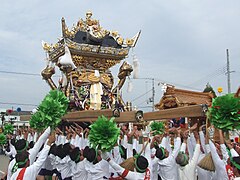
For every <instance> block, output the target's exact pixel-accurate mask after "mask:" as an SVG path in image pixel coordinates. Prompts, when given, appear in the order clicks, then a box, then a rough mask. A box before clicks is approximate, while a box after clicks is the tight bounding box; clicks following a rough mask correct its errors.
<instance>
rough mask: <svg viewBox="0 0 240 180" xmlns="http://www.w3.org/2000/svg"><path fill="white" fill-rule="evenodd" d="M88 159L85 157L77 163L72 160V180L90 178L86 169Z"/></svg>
mask: <svg viewBox="0 0 240 180" xmlns="http://www.w3.org/2000/svg"><path fill="white" fill-rule="evenodd" d="M86 161H87V160H86V159H83V160H82V161H80V162H78V163H75V162H73V161H71V164H72V165H71V168H72V174H73V176H72V180H79V179H81V180H88V179H87V178H88V172H87V171H86V169H85V164H86Z"/></svg>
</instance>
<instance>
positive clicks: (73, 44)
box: [42, 12, 140, 69]
mask: <svg viewBox="0 0 240 180" xmlns="http://www.w3.org/2000/svg"><path fill="white" fill-rule="evenodd" d="M139 35H140V32H139V33H137V34H136V35H135V36H134V37H133V38H129V39H124V38H122V37H121V36H120V35H119V33H118V32H117V31H108V30H105V29H103V28H102V27H101V26H100V23H99V21H98V20H96V19H93V18H92V13H91V12H87V13H86V18H85V20H83V19H80V20H79V21H78V22H77V23H76V25H73V27H72V28H71V30H70V29H69V28H68V27H67V26H66V23H65V19H64V18H62V38H61V39H60V40H59V41H58V42H57V43H56V44H54V45H49V44H48V43H45V42H44V43H43V44H42V45H43V49H44V50H45V51H46V52H47V53H48V54H49V58H50V61H52V62H57V61H58V58H59V57H60V56H62V55H63V54H64V53H65V52H64V47H65V46H68V47H69V50H70V52H71V55H72V57H75V61H76V62H77V61H79V59H81V58H82V57H84V58H85V60H88V59H90V61H88V65H87V66H93V67H94V66H95V68H96V69H104V68H103V67H102V65H101V66H99V65H96V63H95V62H94V61H91V59H93V58H97V59H98V60H100V59H101V60H102V61H103V62H104V63H105V62H108V63H107V67H106V69H108V68H109V67H111V66H114V65H115V64H117V63H119V62H120V61H121V60H123V59H124V58H126V56H127V55H128V53H129V50H130V48H131V47H134V46H135V44H136V42H137V40H138V37H139ZM73 61H74V59H73ZM74 63H75V62H74ZM92 63H95V65H93V64H92ZM76 66H77V67H79V66H80V65H78V64H76Z"/></svg>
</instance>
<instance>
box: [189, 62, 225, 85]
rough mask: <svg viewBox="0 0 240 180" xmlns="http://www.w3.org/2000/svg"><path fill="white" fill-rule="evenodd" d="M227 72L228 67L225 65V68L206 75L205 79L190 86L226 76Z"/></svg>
mask: <svg viewBox="0 0 240 180" xmlns="http://www.w3.org/2000/svg"><path fill="white" fill-rule="evenodd" d="M226 70H227V65H226V64H225V65H224V66H222V67H220V68H218V69H216V70H215V71H213V72H212V73H210V74H207V75H205V76H204V77H202V78H200V79H199V80H197V81H195V82H193V83H191V84H189V85H190V86H193V85H196V84H199V83H201V82H203V81H205V80H206V79H207V80H208V81H209V80H210V79H213V78H215V77H217V76H220V75H223V74H225V73H226Z"/></svg>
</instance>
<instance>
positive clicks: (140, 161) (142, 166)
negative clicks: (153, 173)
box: [135, 156, 148, 173]
mask: <svg viewBox="0 0 240 180" xmlns="http://www.w3.org/2000/svg"><path fill="white" fill-rule="evenodd" d="M147 167H148V160H147V159H146V158H145V157H143V156H139V157H137V159H136V160H135V169H136V170H137V172H140V173H143V172H145V171H146V169H147Z"/></svg>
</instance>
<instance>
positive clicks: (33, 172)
mask: <svg viewBox="0 0 240 180" xmlns="http://www.w3.org/2000/svg"><path fill="white" fill-rule="evenodd" d="M49 150H50V146H48V145H46V146H45V147H44V148H43V150H42V152H41V154H40V156H39V157H38V159H37V161H35V162H34V163H33V164H32V165H30V166H29V167H27V168H26V171H25V173H24V176H23V179H24V180H33V179H36V177H37V175H38V173H39V171H40V170H41V167H42V165H43V163H44V161H45V160H46V158H47V156H48V152H49ZM21 170H22V168H19V169H18V170H17V171H16V172H15V173H13V175H12V177H11V180H15V179H17V177H18V175H19V173H20V171H21Z"/></svg>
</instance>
